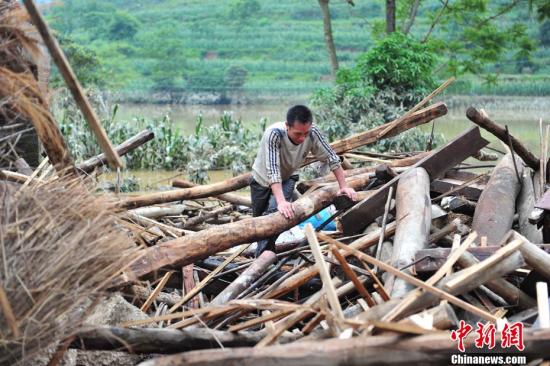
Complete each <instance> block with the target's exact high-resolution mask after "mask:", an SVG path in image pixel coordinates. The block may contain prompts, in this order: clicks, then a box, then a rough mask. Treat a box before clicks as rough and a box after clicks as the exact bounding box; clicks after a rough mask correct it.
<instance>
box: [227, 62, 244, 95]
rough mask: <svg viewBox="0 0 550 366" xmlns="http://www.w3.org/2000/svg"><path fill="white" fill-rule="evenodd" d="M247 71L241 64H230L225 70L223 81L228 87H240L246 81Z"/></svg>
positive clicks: (233, 88)
mask: <svg viewBox="0 0 550 366" xmlns="http://www.w3.org/2000/svg"><path fill="white" fill-rule="evenodd" d="M247 75H248V71H246V69H245V68H244V67H241V66H230V67H228V68H227V70H225V75H224V77H223V81H224V84H225V86H226V87H227V88H228V89H232V90H238V89H241V88H242V87H243V85H244V83H245V82H246V77H247Z"/></svg>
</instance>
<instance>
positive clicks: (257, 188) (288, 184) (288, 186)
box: [250, 175, 299, 257]
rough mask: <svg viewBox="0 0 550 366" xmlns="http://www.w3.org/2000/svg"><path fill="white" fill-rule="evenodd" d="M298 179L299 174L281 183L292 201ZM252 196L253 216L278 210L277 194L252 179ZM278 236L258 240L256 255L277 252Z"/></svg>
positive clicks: (287, 196)
mask: <svg viewBox="0 0 550 366" xmlns="http://www.w3.org/2000/svg"><path fill="white" fill-rule="evenodd" d="M298 179H299V177H298V175H293V176H291V177H290V178H288V179H287V180H284V181H283V182H282V183H281V185H282V186H283V195H284V196H285V199H286V200H287V201H288V202H292V193H293V192H294V187H295V186H296V182H297V181H298ZM250 196H251V199H252V216H254V217H258V216H262V215H269V214H270V213H273V212H277V201H276V200H275V196H274V195H273V192H271V188H270V187H267V188H266V187H263V186H261V185H259V184H258V183H257V182H256V181H255V180H254V179H252V181H251V182H250ZM278 236H279V235H275V236H272V237H270V238H267V239H263V240H260V241H258V247H257V248H256V257H258V256H259V255H260V254H262V253H263V252H264V251H265V250H271V251H272V252H275V241H277V237H278Z"/></svg>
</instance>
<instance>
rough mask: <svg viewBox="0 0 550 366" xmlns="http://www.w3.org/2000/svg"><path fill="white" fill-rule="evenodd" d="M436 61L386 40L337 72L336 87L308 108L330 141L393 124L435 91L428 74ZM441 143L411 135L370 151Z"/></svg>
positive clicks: (419, 48) (422, 49)
mask: <svg viewBox="0 0 550 366" xmlns="http://www.w3.org/2000/svg"><path fill="white" fill-rule="evenodd" d="M400 45H405V47H401V46H400ZM434 61H435V55H434V53H433V52H432V51H431V50H430V49H429V48H428V47H426V46H425V45H422V44H420V43H419V42H417V41H414V40H413V39H411V38H408V37H406V36H405V35H403V34H401V33H393V34H391V35H390V36H388V37H386V38H384V39H383V40H381V41H379V42H378V43H377V45H376V46H375V47H373V48H372V49H371V50H370V51H369V52H367V53H365V54H364V55H363V56H361V57H360V58H359V62H358V63H357V65H356V66H354V67H353V68H350V69H341V70H340V71H339V72H338V75H337V78H336V86H334V87H333V88H326V89H322V90H320V91H318V92H317V93H316V94H315V96H314V98H313V101H312V103H313V106H314V110H315V113H316V121H317V123H318V125H319V127H320V128H321V130H323V131H324V132H325V133H326V134H327V136H328V138H329V140H331V141H333V140H337V139H341V138H344V137H346V136H349V135H351V134H353V133H358V132H361V131H365V130H368V129H370V128H373V127H375V126H378V125H380V124H383V123H387V122H389V121H391V120H393V119H395V118H397V117H398V116H399V115H402V114H403V113H404V112H405V111H406V110H407V109H408V108H410V107H412V105H414V104H416V103H418V102H419V101H420V100H421V99H422V97H423V96H424V95H426V92H427V90H431V89H433V87H434V80H433V79H432V77H431V74H430V73H429V72H426V71H427V70H430V69H431V68H432V67H433V63H434ZM433 140H435V141H433ZM441 140H442V138H441V136H439V135H436V136H434V137H433V138H432V137H431V136H430V135H428V134H425V133H423V132H421V131H420V130H419V129H413V130H411V131H408V132H406V133H403V134H400V135H399V136H397V137H395V138H391V139H387V140H382V141H380V142H379V143H378V144H377V145H376V146H374V148H375V150H377V151H382V152H384V151H419V150H424V149H426V147H427V146H429V145H431V146H435V145H437V143H439V142H440V141H441Z"/></svg>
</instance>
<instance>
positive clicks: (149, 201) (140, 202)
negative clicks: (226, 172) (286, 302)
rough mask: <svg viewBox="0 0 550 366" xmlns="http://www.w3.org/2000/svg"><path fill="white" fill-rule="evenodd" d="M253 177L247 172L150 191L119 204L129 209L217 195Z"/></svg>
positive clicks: (246, 182)
mask: <svg viewBox="0 0 550 366" xmlns="http://www.w3.org/2000/svg"><path fill="white" fill-rule="evenodd" d="M251 178H252V174H251V173H246V174H241V175H239V176H236V177H233V178H230V179H226V180H224V181H221V182H218V183H213V184H207V185H199V186H196V187H192V188H182V189H174V190H172V191H166V192H155V193H148V194H143V195H141V196H133V197H129V198H127V199H125V200H122V201H120V202H119V206H120V207H122V208H126V209H129V208H137V207H143V206H150V205H154V204H157V203H164V202H173V201H181V200H188V199H196V198H206V197H210V196H216V195H219V194H222V193H226V192H230V191H235V190H237V189H241V188H243V187H246V186H247V185H248V184H250V179H251Z"/></svg>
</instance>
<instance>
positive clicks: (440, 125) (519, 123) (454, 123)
mask: <svg viewBox="0 0 550 366" xmlns="http://www.w3.org/2000/svg"><path fill="white" fill-rule="evenodd" d="M440 100H441V101H444V102H445V103H447V105H448V107H449V112H448V114H447V115H446V116H444V117H442V118H439V119H437V120H436V122H435V132H436V133H441V134H443V136H444V137H445V139H446V140H450V139H452V138H454V137H455V136H457V135H459V134H460V133H461V132H463V131H464V130H466V129H468V128H470V127H472V126H474V124H473V123H472V122H470V121H469V120H468V119H467V118H466V109H467V108H468V106H470V105H472V106H474V107H476V108H478V109H480V108H483V109H484V110H485V112H486V113H487V114H488V115H489V117H490V118H491V119H492V120H493V121H495V122H497V123H499V124H501V125H508V128H509V131H510V133H511V134H512V135H514V136H516V137H517V138H519V139H520V140H521V141H523V143H525V144H526V145H527V146H528V147H529V148H530V149H531V150H532V151H533V152H534V153H535V155H537V156H538V155H539V154H540V143H539V138H540V137H539V119H541V118H542V120H543V125H544V126H546V125H547V124H548V123H549V122H550V96H548V97H456V96H453V97H448V98H445V97H443V98H440ZM304 102H305V101H303V100H298V101H296V103H304ZM289 107H290V105H288V104H284V105H283V104H276V103H273V104H261V105H215V106H205V105H155V104H122V105H120V106H119V111H118V114H117V119H118V120H123V121H129V120H132V118H133V117H146V118H163V117H164V116H165V115H167V116H169V118H170V120H171V121H172V123H174V124H175V125H176V126H177V127H178V128H180V129H181V131H182V132H183V133H185V134H189V133H192V132H193V131H194V128H195V124H196V120H197V117H198V116H199V115H201V114H202V116H203V119H204V124H205V125H211V124H214V123H216V122H217V121H218V120H219V118H220V117H221V116H222V115H223V113H224V112H228V113H232V114H233V116H234V117H235V118H238V119H239V118H240V119H242V120H243V122H245V124H246V125H247V126H249V127H251V128H254V127H255V126H257V127H258V128H259V126H260V121H261V120H262V118H265V119H266V120H267V122H268V125H269V124H270V123H274V122H277V121H283V120H284V118H285V114H286V110H287V109H288V108H289ZM421 128H422V129H423V130H425V131H427V132H429V131H431V124H427V125H424V126H422V127H421ZM482 135H483V137H485V138H486V139H488V140H489V141H491V146H493V147H495V148H498V149H500V150H502V144H501V143H500V142H499V141H497V139H496V138H495V137H494V136H493V135H491V134H490V133H488V132H486V131H484V130H482ZM131 174H132V175H134V176H137V177H138V178H140V179H141V180H142V182H143V183H144V184H145V185H150V188H155V187H156V186H158V185H163V184H169V180H170V179H171V178H172V177H174V176H175V175H177V174H178V173H177V172H173V171H155V172H154V173H152V172H149V171H143V172H139V171H138V172H136V171H134V172H131ZM179 176H180V177H182V175H181V174H179ZM230 176H231V174H230V172H227V171H214V172H210V181H211V182H215V181H219V180H223V179H226V178H229V177H230Z"/></svg>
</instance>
